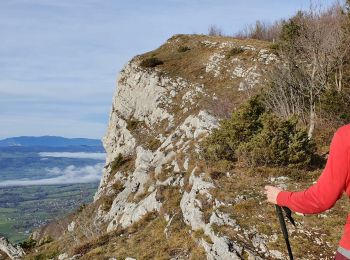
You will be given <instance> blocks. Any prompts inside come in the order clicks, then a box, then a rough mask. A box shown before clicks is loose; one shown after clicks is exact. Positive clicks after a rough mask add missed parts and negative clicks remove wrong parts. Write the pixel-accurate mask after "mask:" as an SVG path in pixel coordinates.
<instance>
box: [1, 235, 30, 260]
mask: <svg viewBox="0 0 350 260" xmlns="http://www.w3.org/2000/svg"><path fill="white" fill-rule="evenodd" d="M0 251H3V252H4V253H6V255H7V256H8V257H10V258H11V259H15V260H17V259H22V257H23V256H24V255H25V253H24V251H23V249H22V248H21V247H20V246H18V245H17V246H14V245H12V244H11V243H10V242H9V241H8V240H7V239H6V238H4V237H0Z"/></svg>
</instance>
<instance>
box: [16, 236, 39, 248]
mask: <svg viewBox="0 0 350 260" xmlns="http://www.w3.org/2000/svg"><path fill="white" fill-rule="evenodd" d="M36 244H37V241H36V240H34V239H33V238H31V237H30V238H28V239H27V240H25V241H23V242H21V243H19V245H20V246H21V247H22V248H23V249H32V248H33V247H35V246H36Z"/></svg>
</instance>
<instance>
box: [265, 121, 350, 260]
mask: <svg viewBox="0 0 350 260" xmlns="http://www.w3.org/2000/svg"><path fill="white" fill-rule="evenodd" d="M349 171H350V124H348V125H345V126H343V127H340V128H339V129H338V130H337V131H336V133H335V134H334V136H333V139H332V142H331V145H330V150H329V155H328V160H327V163H326V167H325V168H324V170H323V172H322V174H321V176H320V177H319V179H318V181H317V182H316V184H314V185H312V186H311V187H309V188H308V189H306V190H303V191H298V192H290V191H283V190H281V189H279V188H277V187H273V186H265V194H266V196H267V201H268V202H270V203H273V204H277V205H279V206H285V207H288V208H290V209H291V210H293V211H296V212H299V213H304V214H317V213H320V212H323V211H325V210H327V209H330V208H332V207H333V206H334V204H335V203H336V201H337V200H338V199H340V198H341V196H342V194H343V193H344V192H345V193H346V194H347V196H349V197H350V173H349ZM335 259H337V260H340V259H350V214H349V215H348V218H347V221H346V224H345V228H344V233H343V236H342V238H341V240H340V242H339V248H338V251H337V255H336V258H335Z"/></svg>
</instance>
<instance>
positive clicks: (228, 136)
mask: <svg viewBox="0 0 350 260" xmlns="http://www.w3.org/2000/svg"><path fill="white" fill-rule="evenodd" d="M297 123H298V120H297V119H296V118H289V119H281V118H279V117H277V116H276V115H275V114H272V113H270V112H268V111H266V109H265V107H264V105H263V103H262V101H261V98H260V96H255V97H253V98H252V99H250V100H249V101H248V102H247V103H246V104H244V105H243V106H242V107H241V108H239V109H238V110H237V111H235V112H234V113H233V114H232V117H231V118H230V119H227V120H223V121H222V123H221V126H220V128H218V129H216V130H214V131H213V133H212V134H211V135H209V136H208V137H207V138H206V139H205V140H204V142H203V143H202V154H203V156H204V158H206V159H207V160H210V161H218V160H230V161H237V160H238V161H240V162H243V163H244V164H246V165H248V166H286V165H290V166H295V167H304V166H307V165H309V164H310V162H311V160H312V158H313V155H314V152H315V144H314V143H313V142H312V141H311V140H309V138H308V136H307V131H306V130H305V129H300V128H298V127H297Z"/></svg>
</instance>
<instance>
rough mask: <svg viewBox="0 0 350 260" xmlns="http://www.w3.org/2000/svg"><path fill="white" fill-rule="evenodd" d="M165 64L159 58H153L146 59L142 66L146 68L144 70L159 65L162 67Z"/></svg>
mask: <svg viewBox="0 0 350 260" xmlns="http://www.w3.org/2000/svg"><path fill="white" fill-rule="evenodd" d="M163 63H164V62H163V61H161V60H160V59H158V58H157V57H152V58H147V59H144V60H143V61H142V62H141V63H140V65H141V67H144V68H154V67H156V66H158V65H162V64H163Z"/></svg>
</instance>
